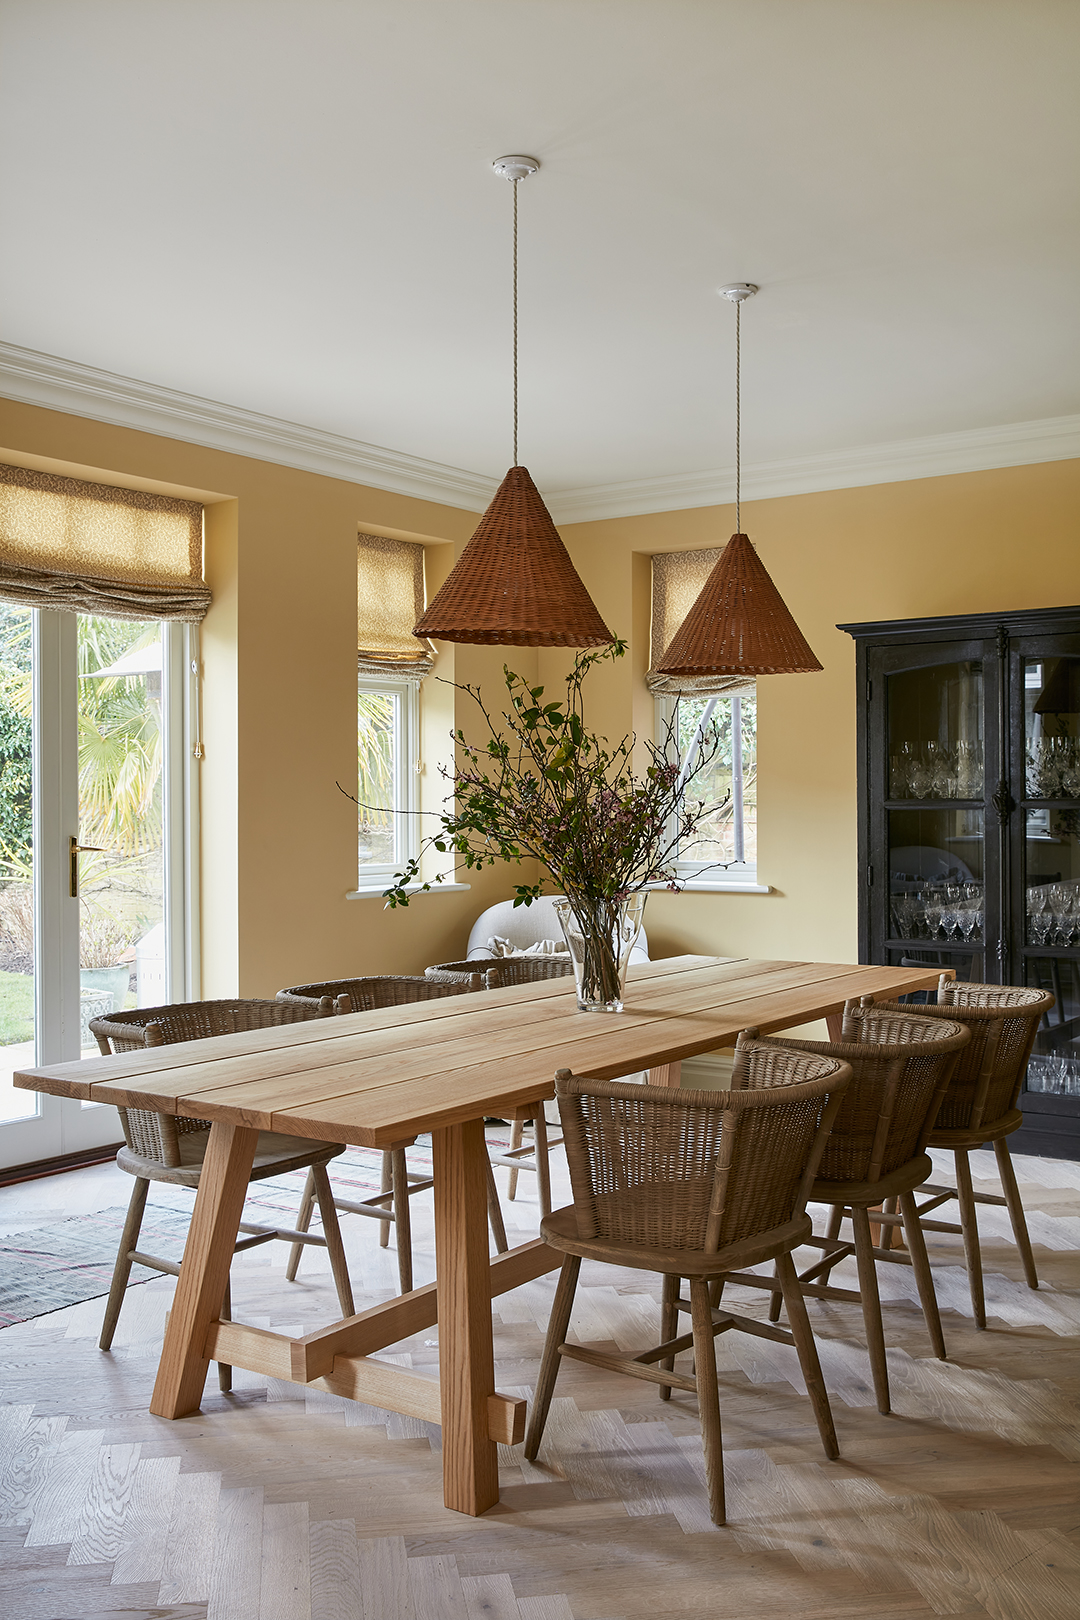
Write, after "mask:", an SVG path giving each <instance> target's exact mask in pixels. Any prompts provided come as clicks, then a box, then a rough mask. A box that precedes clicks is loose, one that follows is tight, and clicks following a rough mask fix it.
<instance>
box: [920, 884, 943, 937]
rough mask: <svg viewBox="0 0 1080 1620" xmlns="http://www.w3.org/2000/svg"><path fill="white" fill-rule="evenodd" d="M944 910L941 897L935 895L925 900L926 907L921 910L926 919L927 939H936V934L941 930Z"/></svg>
mask: <svg viewBox="0 0 1080 1620" xmlns="http://www.w3.org/2000/svg"><path fill="white" fill-rule="evenodd" d="M944 909H945V906H944V902H943V900H942V897H941V895H939V894H935V895H933V896H931V898H930V899H928V900H927V902H926V905H925V907H924V908H923V916H924V917H925V918H926V930H927V938H928V939H937V937H938V933H939V931H940V929H941V918H942V913H943V911H944Z"/></svg>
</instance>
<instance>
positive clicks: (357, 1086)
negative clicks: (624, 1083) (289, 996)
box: [13, 956, 940, 1147]
mask: <svg viewBox="0 0 1080 1620" xmlns="http://www.w3.org/2000/svg"><path fill="white" fill-rule="evenodd" d="M939 971H940V970H939V969H937V968H934V969H916V968H900V967H865V966H854V965H851V964H845V963H821V962H794V961H779V962H773V961H755V960H753V959H747V958H728V957H706V956H677V957H668V958H665V959H663V960H661V961H657V962H649V963H642V964H640V965H636V966H635V967H632V968H631V970H630V974H629V977H628V983H627V989H626V994H625V998H624V1008H625V1010H624V1011H623V1012H622V1013H620V1014H606V1013H588V1012H580V1011H579V1010H578V1007H577V1001H576V996H575V993H574V981H573V979H571V978H564V979H547V980H542V981H540V982H539V983H536V984H528V985H512V986H506V987H505V988H503V989H500V990H488V991H481V992H478V993H477V994H475V995H464V996H448V997H445V998H440V999H439V1000H435V1001H426V1002H413V1003H409V1004H407V1005H405V1006H400V1007H385V1008H380V1009H379V1010H378V1011H376V1012H370V1013H349V1014H345V1015H344V1016H335V1017H333V1018H322V1019H312V1020H310V1021H308V1022H305V1023H300V1024H283V1025H278V1026H275V1027H273V1028H270V1029H260V1030H251V1031H248V1032H245V1033H242V1034H236V1035H220V1036H213V1037H210V1038H207V1039H205V1040H199V1041H188V1042H183V1043H178V1044H176V1045H172V1046H159V1047H152V1048H147V1049H144V1050H141V1051H137V1052H124V1053H118V1054H116V1055H114V1056H111V1057H98V1058H87V1059H84V1060H82V1061H80V1062H72V1063H61V1064H53V1065H49V1066H47V1067H42V1068H33V1069H23V1070H19V1071H18V1072H17V1073H16V1074H15V1075H14V1076H13V1079H14V1083H15V1085H16V1086H20V1087H22V1088H24V1089H28V1090H35V1091H46V1092H52V1093H55V1094H59V1095H61V1096H67V1097H75V1098H81V1099H83V1100H85V1101H91V1102H101V1103H116V1104H119V1105H120V1106H129V1107H135V1108H139V1107H142V1108H155V1109H158V1110H160V1111H162V1112H164V1113H181V1114H193V1115H196V1116H198V1117H200V1118H203V1119H211V1120H217V1119H221V1120H230V1121H233V1122H234V1123H237V1124H243V1125H248V1126H252V1127H255V1128H257V1129H259V1130H276V1131H283V1132H285V1133H287V1134H289V1135H295V1136H307V1137H312V1138H314V1139H317V1140H323V1141H348V1142H355V1143H359V1144H362V1145H366V1146H370V1147H383V1146H386V1145H387V1144H389V1143H390V1142H391V1141H397V1140H401V1139H403V1138H405V1137H408V1136H413V1135H416V1134H418V1133H419V1132H420V1131H426V1130H431V1129H433V1128H436V1127H438V1126H443V1125H451V1124H456V1123H460V1122H461V1121H463V1120H467V1119H476V1118H477V1117H478V1116H480V1115H483V1114H494V1113H500V1112H504V1111H506V1110H507V1109H509V1108H512V1107H514V1106H516V1105H519V1104H521V1103H527V1102H533V1101H538V1100H540V1099H541V1098H547V1097H551V1096H553V1095H554V1074H555V1070H556V1069H557V1068H570V1069H573V1070H574V1071H575V1073H579V1074H587V1075H590V1076H592V1077H593V1078H596V1079H613V1078H615V1077H617V1076H618V1075H620V1074H625V1073H627V1072H629V1071H633V1070H636V1069H646V1068H654V1067H657V1066H659V1065H661V1064H665V1063H673V1062H678V1061H680V1060H681V1059H683V1058H689V1057H695V1056H698V1055H700V1054H701V1053H703V1052H711V1051H715V1050H716V1049H717V1048H720V1047H724V1046H732V1045H734V1043H735V1040H736V1039H737V1037H738V1034H739V1031H740V1030H742V1029H745V1028H747V1027H757V1028H758V1029H760V1030H761V1031H762V1033H771V1032H775V1031H777V1030H781V1029H789V1028H791V1027H792V1026H794V1025H797V1024H802V1023H807V1022H809V1021H810V1020H812V1019H815V1018H820V1017H823V1016H824V1015H825V1014H827V1013H832V1012H839V1011H840V1010H841V1009H842V1007H843V1005H844V1002H845V1001H846V1000H847V999H848V998H849V997H853V996H861V995H874V996H888V997H893V996H898V995H905V994H908V993H910V992H911V991H914V990H924V989H933V988H935V987H936V985H937V978H938V973H939Z"/></svg>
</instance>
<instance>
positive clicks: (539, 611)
mask: <svg viewBox="0 0 1080 1620" xmlns="http://www.w3.org/2000/svg"><path fill="white" fill-rule="evenodd" d="M413 634H414V635H416V636H436V637H438V638H439V640H441V641H467V642H472V643H475V644H479V645H481V646H484V645H498V646H506V647H602V646H604V645H605V644H606V643H607V642H609V641H610V640H611V639H612V636H611V631H610V630H609V629H608V627H607V625H606V624H605V623H604V621H603V619H602V618H601V617H600V615H599V613H598V612H597V611H596V608H595V607H594V606H593V602H592V598H591V597H590V595H589V593H588V591H587V590H586V589H585V587H584V585H583V584H582V583H581V580H580V578H579V577H578V573H577V570H576V568H575V567H574V565H573V563H572V562H571V561H570V557H569V554H568V552H567V550H566V547H565V546H564V545H563V543H562V541H561V539H560V538H559V531H558V530H557V529H556V527H555V525H554V523H553V522H552V520H551V514H550V513H549V512H548V509H547V507H546V506H545V505H544V503H543V501H542V500H541V499H540V491H539V490H538V489H537V487H536V485H535V484H534V483H533V481H532V479H531V478H530V477H529V472H528V469H527V468H526V467H511V468H510V471H509V472H508V473H507V475H506V477H505V478H504V479H503V481H502V483H501V484H500V485H499V487H498V490H497V491H496V493H495V498H494V500H493V501H492V503H491V505H490V506H489V507H488V509H487V511H486V512H485V513H484V515H483V517H482V518H481V519H480V526H479V528H478V529H477V531H476V533H475V534H474V535H473V537H472V539H471V540H470V541H469V543H468V545H467V546H466V547H465V550H464V551H463V552H462V553H461V556H460V557H459V558H458V560H457V562H456V563H455V565H454V568H453V570H452V572H451V574H450V576H449V578H448V579H447V581H446V583H445V584H444V585H443V587H442V589H441V590H440V591H439V592H438V594H437V595H436V597H435V599H434V601H433V602H432V604H431V606H430V607H429V608H428V610H427V612H426V613H425V614H424V616H423V618H422V619H421V620H420V623H419V624H418V625H417V626H416V628H415V629H414V631H413Z"/></svg>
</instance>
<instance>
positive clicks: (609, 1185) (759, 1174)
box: [525, 1035, 851, 1524]
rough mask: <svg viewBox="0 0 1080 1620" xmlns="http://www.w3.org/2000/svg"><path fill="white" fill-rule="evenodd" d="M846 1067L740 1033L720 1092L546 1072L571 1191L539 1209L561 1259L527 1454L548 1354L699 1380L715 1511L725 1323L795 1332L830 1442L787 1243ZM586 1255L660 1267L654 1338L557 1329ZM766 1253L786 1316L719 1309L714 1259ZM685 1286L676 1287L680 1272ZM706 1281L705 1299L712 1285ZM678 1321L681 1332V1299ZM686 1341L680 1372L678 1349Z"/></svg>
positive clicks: (830, 1445) (683, 1384)
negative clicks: (783, 1323)
mask: <svg viewBox="0 0 1080 1620" xmlns="http://www.w3.org/2000/svg"><path fill="white" fill-rule="evenodd" d="M850 1079H851V1070H850V1068H849V1067H848V1065H847V1064H846V1063H843V1062H840V1061H838V1060H837V1059H835V1058H828V1057H816V1056H814V1055H812V1054H810V1053H803V1052H791V1051H785V1050H782V1049H780V1048H777V1047H774V1046H766V1045H764V1044H763V1043H761V1042H759V1041H754V1040H752V1039H749V1038H748V1037H747V1036H746V1035H741V1036H740V1037H739V1042H738V1047H737V1056H736V1074H735V1077H734V1079H733V1084H732V1089H731V1090H730V1091H682V1090H675V1089H673V1088H669V1087H666V1086H651V1085H638V1084H634V1083H633V1082H631V1083H629V1084H628V1083H627V1082H625V1081H620V1080H609V1081H601V1080H586V1079H582V1078H580V1077H579V1076H577V1075H573V1074H571V1073H570V1071H569V1070H568V1069H560V1070H559V1071H558V1073H557V1075H556V1077H555V1093H556V1096H557V1098H558V1102H559V1112H560V1114H561V1117H562V1125H563V1132H564V1135H565V1137H566V1151H567V1159H568V1161H569V1165H570V1180H571V1185H572V1188H573V1194H574V1202H573V1204H572V1205H570V1206H569V1207H568V1208H567V1209H560V1210H556V1211H555V1213H554V1214H552V1215H549V1216H547V1217H546V1219H545V1220H543V1221H542V1222H541V1225H540V1232H541V1235H542V1237H543V1239H544V1241H545V1242H546V1243H549V1244H550V1245H551V1247H552V1248H554V1249H558V1250H560V1251H561V1252H562V1253H563V1255H564V1256H565V1259H564V1260H563V1264H562V1270H561V1273H560V1275H559V1282H558V1287H557V1290H556V1294H555V1303H554V1306H553V1307H552V1311H551V1317H550V1320H549V1323H548V1330H547V1338H546V1340H545V1344H544V1354H543V1360H542V1362H541V1364H540V1375H539V1378H538V1381H537V1385H536V1394H535V1396H534V1399H533V1408H532V1418H531V1421H530V1424H529V1431H528V1435H527V1437H526V1440H525V1455H526V1457H528V1458H530V1459H532V1458H535V1457H536V1455H537V1452H538V1451H539V1449H540V1442H541V1439H542V1437H543V1432H544V1425H545V1423H546V1421H547V1414H548V1407H549V1406H550V1404H551V1397H552V1393H553V1391H554V1387H555V1379H556V1376H557V1374H558V1370H559V1364H560V1358H561V1357H563V1356H569V1357H570V1358H572V1359H573V1360H575V1361H583V1362H585V1363H587V1364H588V1365H590V1366H594V1367H601V1368H603V1369H604V1370H605V1371H608V1372H622V1373H627V1374H629V1375H630V1376H631V1377H633V1378H643V1379H645V1380H647V1381H648V1382H650V1383H654V1384H658V1385H659V1386H660V1394H661V1398H662V1399H667V1398H669V1397H670V1392H671V1390H672V1389H681V1390H686V1391H688V1392H690V1393H692V1394H696V1395H697V1398H698V1410H699V1413H700V1417H701V1427H702V1441H703V1447H704V1452H705V1470H706V1479H707V1482H708V1495H709V1510H710V1512H711V1514H712V1518H713V1521H714V1523H716V1524H723V1522H724V1461H723V1448H722V1443H721V1437H720V1401H719V1390H718V1387H717V1377H716V1348H715V1345H714V1342H713V1341H714V1338H715V1335H716V1334H718V1333H724V1332H726V1331H728V1329H730V1328H738V1329H739V1330H740V1331H742V1332H746V1333H752V1334H755V1335H757V1336H758V1337H761V1338H768V1339H779V1340H780V1342H782V1343H784V1344H794V1346H795V1348H796V1350H797V1352H798V1356H799V1364H800V1366H801V1368H802V1372H803V1377H804V1379H805V1381H806V1387H807V1391H808V1393H809V1396H810V1401H811V1405H812V1406H813V1410H814V1416H815V1418H816V1420H817V1426H818V1432H819V1434H820V1435H821V1442H822V1445H823V1446H824V1448H825V1453H826V1455H827V1456H828V1457H836V1456H838V1455H839V1448H838V1446H837V1442H836V1431H835V1429H834V1426H833V1420H832V1412H831V1411H830V1408H829V1398H828V1395H827V1394H826V1390H825V1383H824V1380H823V1378H822V1376H821V1367H820V1365H819V1362H818V1356H817V1349H816V1347H815V1344H814V1337H813V1334H812V1333H811V1331H810V1324H809V1321H808V1319H807V1314H806V1306H805V1304H804V1302H803V1297H802V1293H801V1292H800V1289H799V1284H798V1280H797V1278H796V1275H795V1268H794V1265H793V1264H792V1260H791V1251H792V1249H794V1248H797V1247H798V1245H799V1244H800V1243H802V1242H804V1241H805V1240H806V1238H807V1236H808V1235H809V1234H810V1232H811V1230H812V1226H811V1221H810V1217H809V1216H808V1215H807V1214H806V1199H807V1194H808V1193H809V1191H810V1186H811V1183H812V1181H813V1178H814V1174H815V1171H816V1169H817V1164H818V1160H819V1159H820V1157H821V1154H822V1151H823V1150H824V1147H825V1139H826V1137H827V1135H828V1131H829V1126H830V1124H831V1122H832V1119H833V1116H834V1114H835V1113H836V1110H837V1108H838V1107H839V1105H840V1102H841V1099H842V1096H843V1092H844V1089H845V1087H846V1086H847V1084H848V1082H849V1080H850ZM583 1259H587V1260H600V1261H602V1262H604V1263H606V1264H610V1265H619V1266H627V1267H630V1268H632V1269H634V1270H638V1271H657V1272H660V1273H662V1275H663V1303H662V1306H661V1315H660V1331H661V1336H662V1339H663V1343H661V1344H659V1345H657V1346H655V1347H654V1348H652V1349H650V1350H646V1351H643V1352H642V1353H641V1354H640V1355H638V1356H634V1357H630V1356H620V1355H609V1354H606V1353H602V1352H600V1351H595V1350H589V1349H586V1348H584V1347H583V1346H581V1345H576V1344H570V1343H568V1342H567V1337H566V1335H567V1330H568V1328H569V1324H570V1315H571V1311H572V1309H573V1304H574V1293H575V1290H576V1287H577V1279H578V1271H579V1269H580V1266H581V1262H582V1260H583ZM766 1260H775V1261H776V1265H777V1270H778V1275H779V1286H780V1287H781V1289H782V1290H783V1294H784V1298H785V1300H786V1302H787V1307H788V1318H789V1321H790V1324H791V1328H790V1331H785V1330H784V1329H783V1328H780V1327H777V1326H774V1325H773V1324H772V1323H769V1322H761V1321H759V1320H757V1319H756V1318H751V1317H744V1316H740V1315H738V1314H737V1313H735V1312H734V1311H728V1310H721V1309H719V1308H718V1301H719V1289H720V1288H722V1286H723V1282H724V1280H725V1278H726V1276H727V1274H729V1273H731V1272H736V1271H740V1270H741V1269H742V1268H743V1267H746V1266H753V1265H757V1264H759V1263H760V1262H762V1261H766ZM684 1277H686V1278H688V1280H689V1292H690V1298H689V1299H688V1300H687V1299H684V1298H683V1297H682V1278H684ZM710 1284H711V1285H712V1287H713V1291H714V1295H715V1300H714V1298H711V1297H710ZM680 1311H682V1312H689V1314H690V1317H691V1323H692V1331H691V1332H690V1333H687V1334H684V1335H681V1336H680V1335H679V1334H678V1316H679V1312H680ZM691 1348H692V1349H693V1352H694V1367H695V1372H694V1376H693V1377H688V1376H686V1375H685V1374H683V1373H679V1372H676V1371H675V1358H676V1356H677V1355H678V1354H679V1353H680V1352H681V1351H684V1350H688V1349H691Z"/></svg>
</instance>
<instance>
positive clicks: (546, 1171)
mask: <svg viewBox="0 0 1080 1620" xmlns="http://www.w3.org/2000/svg"><path fill="white" fill-rule="evenodd" d="M533 1144H534V1147H533V1152H534V1154H535V1156H536V1183H537V1191H538V1194H539V1198H540V1214H541V1217H543V1216H544V1215H550V1214H551V1161H550V1159H549V1158H548V1134H547V1120H546V1119H545V1118H544V1105H543V1103H542V1102H538V1103H537V1105H536V1117H535V1119H534V1120H533Z"/></svg>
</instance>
